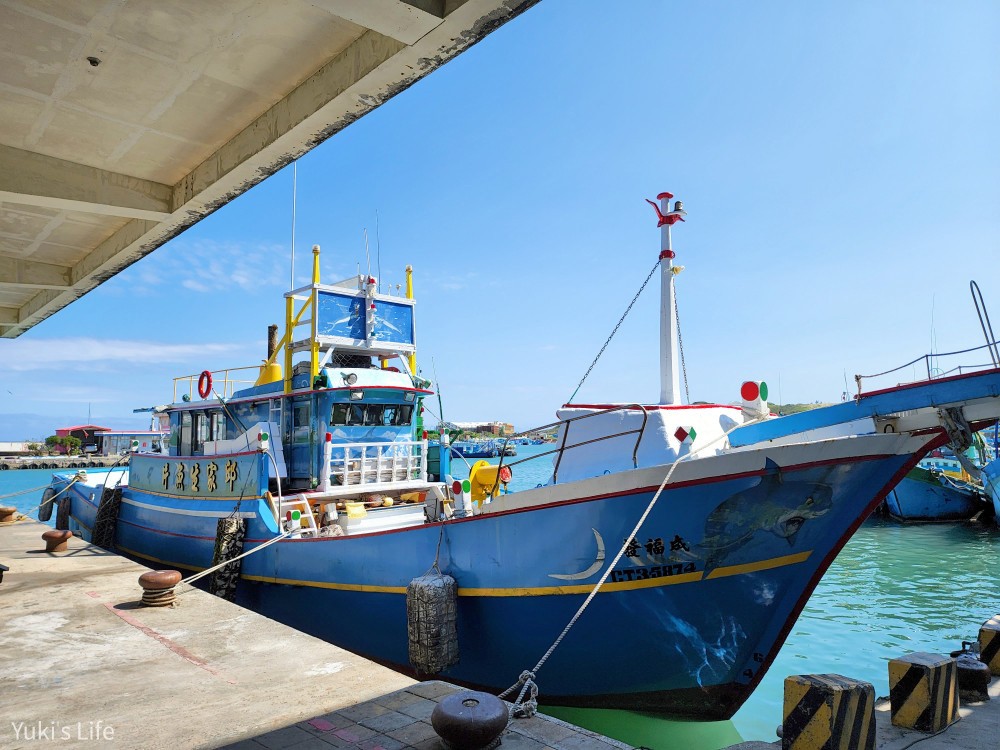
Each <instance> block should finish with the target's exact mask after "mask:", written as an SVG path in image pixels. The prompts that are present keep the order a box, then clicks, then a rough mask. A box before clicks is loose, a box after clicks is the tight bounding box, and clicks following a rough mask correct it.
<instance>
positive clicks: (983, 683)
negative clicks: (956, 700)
mask: <svg viewBox="0 0 1000 750" xmlns="http://www.w3.org/2000/svg"><path fill="white" fill-rule="evenodd" d="M955 665H956V669H957V670H958V695H959V697H960V698H961V699H962V700H964V701H988V700H989V699H990V692H989V689H990V668H989V667H988V666H986V665H985V664H983V662H981V661H980V660H979V658H978V657H977V656H975V655H974V654H971V653H962V654H959V655H958V656H957V657H955Z"/></svg>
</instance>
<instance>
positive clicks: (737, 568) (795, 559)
mask: <svg viewBox="0 0 1000 750" xmlns="http://www.w3.org/2000/svg"><path fill="white" fill-rule="evenodd" d="M810 554H811V551H809V552H802V553H800V554H797V555H785V556H783V557H775V558H772V559H770V560H760V561H758V562H755V563H747V564H746V565H732V566H730V567H728V568H716V569H715V570H713V571H712V572H711V573H709V574H708V576H707V577H706V576H704V574H703V573H702V571H697V572H695V573H683V574H680V575H674V576H662V577H659V578H648V579H644V580H640V581H619V582H608V583H605V584H604V585H603V586H601V590H600V593H602V594H612V593H615V592H618V591H634V590H636V589H648V588H655V587H659V586H671V585H674V584H680V583H696V582H697V581H700V580H702V579H703V578H721V577H724V576H734V575H741V574H743V573H754V572H757V571H759V570H771V569H773V568H781V567H785V566H786V565H796V564H798V563H801V562H804V561H805V560H806V559H808V557H809V555H810ZM242 578H244V579H245V580H247V581H260V582H261V583H280V584H284V585H287V586H310V587H312V588H320V589H333V590H336V591H360V592H364V593H374V594H405V593H406V587H405V586H369V585H367V584H358V583H331V582H328V581H302V580H298V579H295V578H276V577H273V576H253V575H243V576H242ZM593 588H594V585H593V584H592V583H583V584H575V585H573V586H536V587H514V588H468V587H459V589H458V595H459V596H469V597H485V596H488V597H497V596H566V595H574V594H589V593H590V592H591V590H593Z"/></svg>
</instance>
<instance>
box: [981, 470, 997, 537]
mask: <svg viewBox="0 0 1000 750" xmlns="http://www.w3.org/2000/svg"><path fill="white" fill-rule="evenodd" d="M983 486H984V488H985V490H986V494H987V496H988V497H989V500H990V502H991V503H992V505H993V522H994V523H995V524H996V525H997V526H1000V458H995V459H993V460H992V461H990V462H989V463H988V464H986V466H984V467H983Z"/></svg>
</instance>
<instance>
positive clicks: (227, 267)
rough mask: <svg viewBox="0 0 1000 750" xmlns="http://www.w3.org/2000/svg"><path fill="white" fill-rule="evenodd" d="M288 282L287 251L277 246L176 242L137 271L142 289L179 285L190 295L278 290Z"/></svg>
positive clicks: (195, 241) (209, 241) (203, 241)
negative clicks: (193, 293) (238, 289)
mask: <svg viewBox="0 0 1000 750" xmlns="http://www.w3.org/2000/svg"><path fill="white" fill-rule="evenodd" d="M287 278H288V249H287V248H286V247H282V246H279V245H265V244H253V243H241V242H216V241H212V240H194V241H182V240H175V241H174V242H173V243H171V244H170V246H169V248H167V252H165V253H162V254H157V256H156V257H155V258H153V259H151V260H150V262H149V265H145V266H143V267H142V268H141V269H139V270H137V280H138V281H139V282H141V283H142V284H145V285H150V286H157V285H160V286H162V285H165V284H170V285H174V284H178V283H179V284H180V285H181V286H182V287H184V288H185V289H189V290H191V291H193V292H200V293H208V292H214V291H226V290H231V289H232V288H233V287H234V286H236V287H238V288H240V289H244V290H247V291H260V289H261V288H262V287H265V288H266V287H278V286H281V285H282V284H284V283H285V280H286V279H287Z"/></svg>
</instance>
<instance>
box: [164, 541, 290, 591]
mask: <svg viewBox="0 0 1000 750" xmlns="http://www.w3.org/2000/svg"><path fill="white" fill-rule="evenodd" d="M297 531H301V529H289V530H288V531H285V532H282V533H281V534H278V536H276V537H274V538H273V539H268V540H267V541H266V542H264V543H263V544H259V545H257V546H256V547H254V548H253V549H252V550H248V551H247V552H244V553H243V554H242V555H237V556H236V557H234V558H232V559H230V560H226V561H225V562H222V563H219V564H218V565H214V566H212V567H211V568H206V569H205V570H201V571H199V572H197V573H195V574H194V575H193V576H188V577H187V578H185V579H183V580H181V581H180V583H187V584H193V583H194V581H197V580H198V579H199V578H204V577H205V576H207V575H208V574H210V573H214V572H215V571H217V570H218V569H219V568H224V567H225V566H227V565H229V563H232V562H236V561H237V560H242V559H243V558H244V557H249V556H250V555H252V554H253V553H254V552H259V551H260V550H262V549H264V548H265V547H270V546H271V545H272V544H274V543H275V542H280V541H281V540H282V539H287V538H288V537H290V536H291V535H292V534H294V533H296V532H297ZM180 583H179V584H178V585H180ZM190 590H191V589H188V591H190ZM181 593H182V594H183V593H185V592H183V591H182V592H181Z"/></svg>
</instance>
